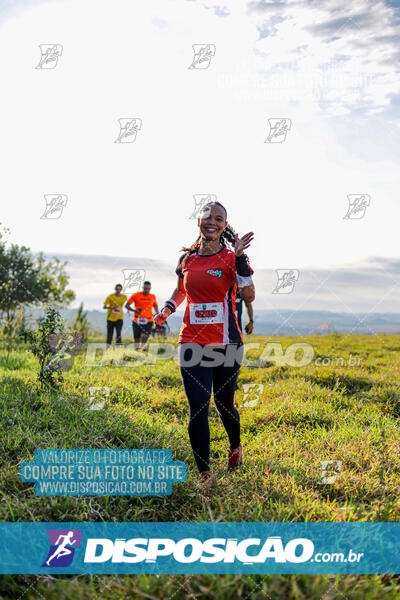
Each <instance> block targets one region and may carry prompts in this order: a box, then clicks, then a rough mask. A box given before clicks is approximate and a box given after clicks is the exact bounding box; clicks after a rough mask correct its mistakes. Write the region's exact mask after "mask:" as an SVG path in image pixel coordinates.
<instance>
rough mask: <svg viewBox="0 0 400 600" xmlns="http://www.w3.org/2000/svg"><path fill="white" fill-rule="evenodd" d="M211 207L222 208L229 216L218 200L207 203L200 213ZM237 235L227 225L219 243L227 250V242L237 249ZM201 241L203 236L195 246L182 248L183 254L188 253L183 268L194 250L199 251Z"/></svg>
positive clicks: (194, 243)
mask: <svg viewBox="0 0 400 600" xmlns="http://www.w3.org/2000/svg"><path fill="white" fill-rule="evenodd" d="M211 206H221V208H223V209H224V211H225V214H226V215H227V212H226V208H225V206H223V204H221V202H217V201H216V200H215V201H214V202H207V204H205V205H204V206H202V207H201V210H200V213H203V212H205V211H206V210H207V209H208V208H211ZM235 235H236V231H235V230H234V229H233V227H231V226H230V225H227V226H226V227H225V229H224V231H223V232H222V233H221V235H220V238H219V241H220V243H221V244H222V245H223V246H224V247H225V248H227V247H228V245H227V242H228V244H230V246H231V247H232V248H234V247H235ZM200 241H201V234H199V237H198V238H197V240H196V241H195V242H193V244H192V245H191V246H189V247H186V246H183V247H182V248H181V250H182V252H186V255H185V257H184V258H183V261H182V267H183V266H184V265H185V263H186V261H187V259H188V258H189V256H190V254H191V253H192V252H193V251H194V250H197V248H200Z"/></svg>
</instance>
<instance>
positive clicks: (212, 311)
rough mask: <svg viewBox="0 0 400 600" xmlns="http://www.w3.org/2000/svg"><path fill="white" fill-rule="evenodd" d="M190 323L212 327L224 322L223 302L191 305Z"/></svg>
mask: <svg viewBox="0 0 400 600" xmlns="http://www.w3.org/2000/svg"><path fill="white" fill-rule="evenodd" d="M189 311H190V322H191V323H192V324H193V325H212V324H213V323H223V322H224V310H223V306H222V302H207V303H204V304H203V303H201V304H200V303H199V304H197V303H194V304H189Z"/></svg>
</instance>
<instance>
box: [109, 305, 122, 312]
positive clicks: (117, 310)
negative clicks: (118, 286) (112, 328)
mask: <svg viewBox="0 0 400 600" xmlns="http://www.w3.org/2000/svg"><path fill="white" fill-rule="evenodd" d="M111 310H112V312H113V313H117V314H120V313H122V308H119V307H118V306H112V307H111Z"/></svg>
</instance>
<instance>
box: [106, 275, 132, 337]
mask: <svg viewBox="0 0 400 600" xmlns="http://www.w3.org/2000/svg"><path fill="white" fill-rule="evenodd" d="M121 292H122V285H121V284H120V283H117V285H116V286H115V294H110V295H109V296H107V298H106V299H105V301H104V306H103V308H106V309H107V346H108V347H109V346H111V342H112V337H113V333H114V329H115V335H116V338H117V344H121V343H122V342H121V331H122V324H123V322H124V313H123V310H122V309H123V307H124V304H125V302H126V296H125V294H121Z"/></svg>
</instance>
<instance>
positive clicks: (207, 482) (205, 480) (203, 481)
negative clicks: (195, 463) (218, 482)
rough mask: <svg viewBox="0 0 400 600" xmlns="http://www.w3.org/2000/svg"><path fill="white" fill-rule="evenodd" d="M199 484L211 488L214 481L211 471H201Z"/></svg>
mask: <svg viewBox="0 0 400 600" xmlns="http://www.w3.org/2000/svg"><path fill="white" fill-rule="evenodd" d="M198 481H199V485H200V486H201V487H202V488H210V487H211V485H212V483H213V478H212V475H211V471H202V472H201V473H199V480H198Z"/></svg>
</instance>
